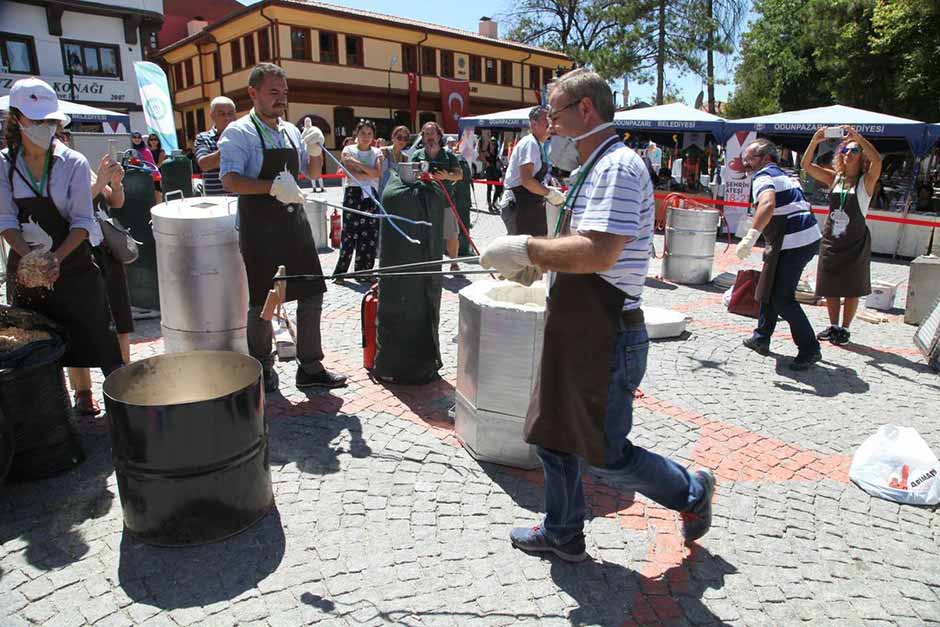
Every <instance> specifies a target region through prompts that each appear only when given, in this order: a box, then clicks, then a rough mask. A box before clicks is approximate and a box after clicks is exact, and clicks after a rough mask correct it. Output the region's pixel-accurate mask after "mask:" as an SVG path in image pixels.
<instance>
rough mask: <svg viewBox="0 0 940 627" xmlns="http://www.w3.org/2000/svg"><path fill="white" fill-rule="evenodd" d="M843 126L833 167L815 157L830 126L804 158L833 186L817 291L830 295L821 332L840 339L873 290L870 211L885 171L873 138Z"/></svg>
mask: <svg viewBox="0 0 940 627" xmlns="http://www.w3.org/2000/svg"><path fill="white" fill-rule="evenodd" d="M841 128H842V130H843V134H842V143H841V144H840V146H839V148H838V149H837V150H836V154H835V156H834V157H833V159H832V167H831V168H825V167H822V166H819V165H816V164H814V163H813V155H814V154H815V153H816V147H817V146H818V145H819V143H820V142H822V141H823V140H824V139H826V127H823V128H820V129H819V130H817V131H816V134H815V135H813V139H812V141H810V144H809V147H807V149H806V152H805V153H804V154H803V161H802V163H801V166H802V167H803V169H804V170H806V172H807V173H808V174H809V175H810V176H812V177H813V178H814V179H816V180H817V181H819V182H820V183H822V184H823V185H826V186H827V187H828V188H829V215H828V216H827V217H826V224H825V226H824V228H823V237H822V242H821V243H820V246H819V263H818V265H817V268H816V294H817V295H819V296H823V297H824V298H825V299H826V309H828V311H829V328H827V329H826V330H824V331H822V332H821V333H820V334H819V335H818V336H817V337H818V338H819V339H820V340H829V341H830V342H832V343H833V344H837V345H841V344H846V343H848V341H849V337H850V333H849V325H851V324H852V320H853V319H854V318H855V312H856V311H857V310H858V299H859V298H860V297H862V296H867V295H868V294H870V293H871V233H870V232H869V230H868V224H867V223H866V220H865V216H866V215H867V214H868V207H869V205H870V204H871V199H872V195H873V194H874V192H875V186H876V185H877V183H878V178H879V177H880V176H881V155H880V154H879V153H878V151H877V150H876V149H875V147H874V146H873V145H872V144H871V142H869V141H868V140H867V139H865V138H864V137H862V136H861V135H860V134H859V132H858V131H857V130H855V129H854V128H853V127H851V126H848V125H845V126H842V127H841ZM842 298H845V306H844V307H843V306H842V302H841V300H842ZM840 311H841V313H842V324H841V325H840V324H839V314H840Z"/></svg>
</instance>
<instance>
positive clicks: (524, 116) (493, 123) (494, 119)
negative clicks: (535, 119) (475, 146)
mask: <svg viewBox="0 0 940 627" xmlns="http://www.w3.org/2000/svg"><path fill="white" fill-rule="evenodd" d="M533 106H534V105H533ZM531 110H532V107H524V108H522V109H512V110H510V111H499V112H497V113H486V114H484V115H474V116H471V117H466V118H460V122H459V125H460V132H461V133H462V132H463V131H464V130H465V129H468V128H528V126H529V111H531Z"/></svg>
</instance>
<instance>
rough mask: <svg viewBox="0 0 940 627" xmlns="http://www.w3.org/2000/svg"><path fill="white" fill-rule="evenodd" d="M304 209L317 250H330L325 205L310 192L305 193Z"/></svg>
mask: <svg viewBox="0 0 940 627" xmlns="http://www.w3.org/2000/svg"><path fill="white" fill-rule="evenodd" d="M305 199H306V200H304V211H305V212H306V214H307V222H309V223H310V230H311V231H313V243H314V244H316V247H317V250H323V251H328V250H330V238H329V234H328V230H327V225H328V223H329V217H328V212H327V206H326V205H325V204H324V202H323V201H322V200H319V199H317V198H315V197H314V196H313V194H311V193H307V194H306V195H305Z"/></svg>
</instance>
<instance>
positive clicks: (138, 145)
mask: <svg viewBox="0 0 940 627" xmlns="http://www.w3.org/2000/svg"><path fill="white" fill-rule="evenodd" d="M131 148H133V149H134V150H136V151H137V154H138V155H139V156H140V160H141V161H146V162H147V163H149V164H151V165H154V166H155V165H157V162H156V161H154V160H153V153H151V152H150V149H149V148H147V144H145V143H144V138H143V136H142V135H141V134H140V133H131Z"/></svg>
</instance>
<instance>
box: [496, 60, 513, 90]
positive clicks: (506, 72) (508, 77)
mask: <svg viewBox="0 0 940 627" xmlns="http://www.w3.org/2000/svg"><path fill="white" fill-rule="evenodd" d="M500 65H501V66H502V67H500V68H499V73H500V75H501V76H500V79H501V80H500V81H499V82H500V84H502V85H508V86H510V87H511V86H512V61H502V62H501V63H500Z"/></svg>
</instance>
